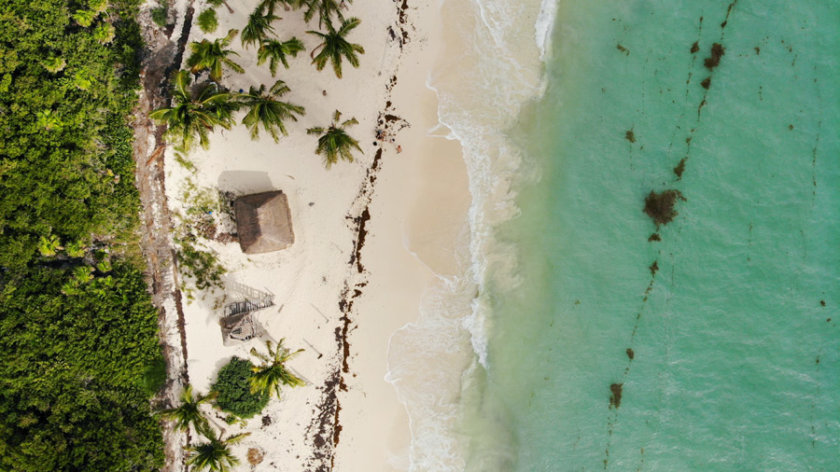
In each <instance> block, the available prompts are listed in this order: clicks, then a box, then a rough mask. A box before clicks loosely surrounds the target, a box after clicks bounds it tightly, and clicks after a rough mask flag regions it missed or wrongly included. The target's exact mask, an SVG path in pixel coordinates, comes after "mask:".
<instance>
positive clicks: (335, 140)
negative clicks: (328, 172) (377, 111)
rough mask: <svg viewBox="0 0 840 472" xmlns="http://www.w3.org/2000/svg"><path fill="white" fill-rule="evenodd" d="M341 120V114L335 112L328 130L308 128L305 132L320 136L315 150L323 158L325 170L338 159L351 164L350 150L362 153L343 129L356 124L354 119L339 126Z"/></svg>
mask: <svg viewBox="0 0 840 472" xmlns="http://www.w3.org/2000/svg"><path fill="white" fill-rule="evenodd" d="M340 119H341V112H340V111H338V110H336V111H335V115H333V122H332V124H331V125H330V126H329V128H320V127H318V128H309V129H308V130H306V132H307V134H318V135H321V136H320V137H319V138H318V147H317V148H316V149H315V152H316V153H317V154H321V155H323V156H324V165H325V166H326V168H327V169H329V168H330V166H332V165H333V164H335V163H336V162H338V159H339V157H341V159H344V160H345V161H348V162H353V154H352V148H356V149H357V150H358V151H359V152H363V151H362V148H361V147H359V142H358V141H356V140H355V139H353V138H351V137H350V135H348V134H347V132H346V131H344V128H346V127H348V126H352V125H355V124H358V123H359V122H358V121H357V120H356V118H350V119H349V120H346V121H344V122H343V123H341V124H339V123H338V121H339V120H340Z"/></svg>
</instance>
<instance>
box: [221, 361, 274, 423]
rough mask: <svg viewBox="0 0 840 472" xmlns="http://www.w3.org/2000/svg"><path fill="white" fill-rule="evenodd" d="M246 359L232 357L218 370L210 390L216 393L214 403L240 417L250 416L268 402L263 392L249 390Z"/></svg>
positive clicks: (249, 383) (250, 367)
mask: <svg viewBox="0 0 840 472" xmlns="http://www.w3.org/2000/svg"><path fill="white" fill-rule="evenodd" d="M252 368H253V365H252V364H251V363H250V362H248V361H247V360H244V359H240V358H238V357H234V358H232V359H231V360H230V362H228V363H227V364H226V365H225V366H224V367H222V368H221V370H219V375H218V377H217V378H216V383H214V384H213V387H212V390H213V391H214V392H217V393H218V396H217V397H216V405H218V407H219V408H221V409H222V410H223V411H226V412H228V413H232V414H234V415H236V416H238V417H240V418H251V417H253V416H254V415H256V414H257V413H259V412H261V411H262V410H263V408H265V406H266V404H268V399H269V396H268V394H267V393H265V392H252V391H251V377H252V372H251V369H252Z"/></svg>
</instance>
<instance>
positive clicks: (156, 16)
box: [149, 3, 169, 28]
mask: <svg viewBox="0 0 840 472" xmlns="http://www.w3.org/2000/svg"><path fill="white" fill-rule="evenodd" d="M149 13H150V14H151V15H152V21H154V22H155V24H156V25H158V26H160V27H161V28H163V27H164V26H166V23H167V22H168V21H169V20H168V18H167V17H168V16H169V6H168V4H166V3H164V4H163V5H160V6H157V7H155V8H152V9H151V10H149Z"/></svg>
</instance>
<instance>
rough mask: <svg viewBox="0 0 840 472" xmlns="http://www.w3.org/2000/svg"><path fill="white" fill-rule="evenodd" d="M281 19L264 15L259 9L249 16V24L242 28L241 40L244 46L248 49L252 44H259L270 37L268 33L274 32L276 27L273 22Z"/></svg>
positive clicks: (267, 14)
mask: <svg viewBox="0 0 840 472" xmlns="http://www.w3.org/2000/svg"><path fill="white" fill-rule="evenodd" d="M279 19H280V17H279V16H277V15H275V14H273V13H263V12H262V10H260V9H259V8H257V9H256V10H254V12H253V13H251V15H250V16H248V24H247V25H245V27H244V28H242V34H241V35H240V36H239V39H240V40H241V41H242V45H243V46H245V47H248V46H250V45H252V44H258V43H259V42H260V41H262V40H263V39H265V38H267V37H268V33H273V32H274V27H273V26H271V22H272V21H274V20H279Z"/></svg>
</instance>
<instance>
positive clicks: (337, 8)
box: [302, 0, 353, 27]
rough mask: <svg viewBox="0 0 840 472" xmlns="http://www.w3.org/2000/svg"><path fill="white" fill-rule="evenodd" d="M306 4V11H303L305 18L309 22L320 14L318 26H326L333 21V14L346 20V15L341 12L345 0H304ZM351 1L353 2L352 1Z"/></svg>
mask: <svg viewBox="0 0 840 472" xmlns="http://www.w3.org/2000/svg"><path fill="white" fill-rule="evenodd" d="M302 1H303V3H304V4H305V5H306V11H305V12H303V20H304V21H306V22H307V23H309V20H311V19H312V17H313V16H315V13H317V14H318V26H319V27H320V26H324V25H325V24H329V23H330V22H331V21H332V17H333V15H335V16H336V17H337V18H338V19H339V20H342V21H343V20H344V15H342V14H341V6H342V5H343V4H344V0H341V1H340V2H339V1H336V0H302ZM350 3H353V2H352V1H350Z"/></svg>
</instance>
